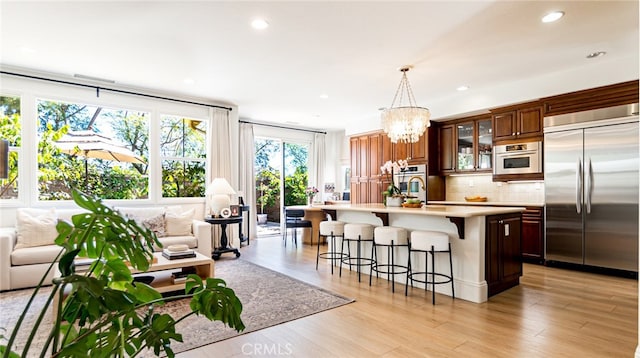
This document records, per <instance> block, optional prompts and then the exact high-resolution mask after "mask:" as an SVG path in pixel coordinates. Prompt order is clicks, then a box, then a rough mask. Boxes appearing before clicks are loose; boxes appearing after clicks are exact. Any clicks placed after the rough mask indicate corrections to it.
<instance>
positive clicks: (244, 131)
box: [238, 123, 257, 240]
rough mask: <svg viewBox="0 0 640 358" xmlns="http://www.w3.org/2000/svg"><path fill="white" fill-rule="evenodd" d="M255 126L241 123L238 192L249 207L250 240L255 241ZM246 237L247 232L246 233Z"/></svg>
mask: <svg viewBox="0 0 640 358" xmlns="http://www.w3.org/2000/svg"><path fill="white" fill-rule="evenodd" d="M253 138H254V137H253V124H251V123H240V141H239V145H240V148H239V151H238V152H239V153H240V154H239V162H240V173H239V180H238V190H239V191H241V192H242V195H243V199H244V203H245V205H249V207H250V213H251V215H249V217H248V218H245V220H248V224H247V227H248V228H249V233H250V236H249V239H250V240H253V239H254V238H255V237H256V233H257V223H256V221H257V216H256V213H257V207H256V188H255V186H256V180H255V173H254V170H253V168H254V161H255V158H254V157H255V144H254V142H253ZM244 234H245V235H246V232H244Z"/></svg>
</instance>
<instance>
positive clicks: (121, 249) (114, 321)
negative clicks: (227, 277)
mask: <svg viewBox="0 0 640 358" xmlns="http://www.w3.org/2000/svg"><path fill="white" fill-rule="evenodd" d="M72 195H73V199H74V201H75V202H76V203H77V204H78V205H79V206H80V207H81V208H83V209H86V210H88V212H87V213H83V214H78V215H75V216H73V218H72V221H73V225H71V224H70V223H68V222H64V221H60V222H59V223H58V224H57V230H58V233H59V235H58V237H57V238H56V244H57V245H59V246H61V247H62V248H63V249H62V250H61V252H60V254H59V257H58V258H59V262H58V263H53V264H52V265H51V266H50V267H49V271H50V270H52V269H53V268H54V265H56V264H57V265H58V269H59V272H60V277H56V278H55V279H54V280H53V287H52V290H51V294H50V295H49V296H48V297H47V300H46V304H45V306H44V307H43V308H42V310H41V312H39V313H38V315H37V319H36V322H35V324H34V326H33V327H23V323H24V319H25V317H26V314H27V311H28V310H29V308H30V306H31V305H32V303H33V301H34V298H35V297H36V295H37V293H38V291H39V290H40V289H41V286H42V285H43V284H44V280H45V277H46V275H45V276H43V278H42V280H41V281H40V283H39V285H38V286H37V287H36V288H35V289H34V292H33V294H32V296H31V298H30V299H29V301H28V303H27V306H26V308H25V310H24V312H23V313H22V315H21V316H20V318H19V320H18V322H17V323H16V326H15V327H13V331H12V333H11V336H10V337H0V338H5V339H7V340H8V341H7V344H6V345H1V346H0V353H1V354H2V356H3V357H20V356H27V353H28V352H29V350H30V347H31V342H32V340H33V339H34V337H35V334H36V332H37V330H38V327H39V326H40V325H41V323H42V320H43V318H44V317H45V314H48V313H47V311H48V310H51V308H52V307H51V306H52V304H53V302H55V301H54V296H55V295H58V298H59V299H58V300H57V302H58V306H57V311H56V315H55V316H54V317H53V319H52V321H53V325H52V328H51V329H50V331H49V335H48V338H47V341H46V343H45V346H44V347H42V351H41V353H40V356H46V355H50V356H52V357H58V356H59V357H124V356H131V357H133V356H136V355H138V354H139V353H140V352H142V351H143V350H145V349H149V350H150V351H152V352H153V353H154V354H156V355H158V354H160V353H161V352H164V353H165V354H166V355H167V356H168V357H173V356H174V352H173V351H172V349H171V341H180V342H181V341H182V335H181V334H180V333H178V332H176V330H175V325H176V324H177V323H178V322H180V321H182V320H183V319H185V318H187V317H189V316H191V315H204V316H205V317H207V318H208V319H210V320H212V321H213V320H215V321H222V322H223V323H225V324H227V325H228V326H229V327H231V328H234V329H236V330H237V331H242V330H243V329H244V324H243V322H242V320H241V319H240V314H241V312H242V304H241V302H240V300H239V299H238V297H237V296H236V295H235V293H234V291H233V290H232V289H230V288H228V287H226V284H225V282H224V281H223V280H221V279H215V278H207V279H206V280H203V279H202V278H200V277H199V276H197V275H193V274H192V275H189V277H188V279H187V282H186V288H185V292H184V294H181V295H178V296H173V297H171V298H163V297H162V295H161V294H160V293H158V292H157V291H156V290H155V289H154V288H153V287H151V286H149V285H146V284H143V283H139V282H135V281H134V279H133V275H132V273H131V269H132V268H133V269H136V270H139V271H146V270H147V269H148V268H149V266H150V262H151V260H152V258H153V245H154V244H155V245H158V246H160V243H159V242H158V240H157V238H156V236H155V235H154V234H153V233H152V232H151V231H150V230H149V229H147V228H142V227H140V226H138V224H136V222H135V221H134V220H131V219H127V218H125V217H124V216H122V215H121V214H120V213H119V212H117V211H113V210H112V209H110V208H109V207H107V206H105V205H103V204H102V203H101V201H100V200H98V199H96V198H92V197H89V196H87V195H85V194H83V193H81V192H78V191H76V190H74V191H73V193H72ZM76 257H88V258H91V259H96V260H95V261H93V263H92V264H91V265H90V266H89V269H88V270H87V271H86V272H76V267H75V266H74V259H75V258H76ZM127 263H129V265H130V267H129V266H128V265H127ZM65 296H66V298H65ZM182 298H191V302H190V308H191V312H190V313H188V314H186V315H184V316H183V317H180V318H178V319H175V318H174V317H172V316H170V315H169V314H166V313H158V312H156V307H157V306H158V305H162V304H164V303H165V302H166V301H169V300H176V299H182ZM24 329H30V330H31V334H30V335H29V338H28V340H27V342H25V343H24V344H21V347H24V348H23V350H22V352H14V351H12V349H15V348H16V341H15V339H16V336H17V332H18V331H19V330H24Z"/></svg>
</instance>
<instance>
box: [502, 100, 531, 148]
mask: <svg viewBox="0 0 640 358" xmlns="http://www.w3.org/2000/svg"><path fill="white" fill-rule="evenodd" d="M491 112H492V114H493V116H492V117H493V141H494V142H500V141H511V140H521V139H528V138H533V139H537V138H542V135H543V133H542V130H543V123H542V118H543V114H542V113H543V107H542V105H541V104H540V103H537V102H535V103H528V104H523V105H518V106H517V107H509V108H499V109H495V110H492V111H491Z"/></svg>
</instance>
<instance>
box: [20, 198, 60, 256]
mask: <svg viewBox="0 0 640 358" xmlns="http://www.w3.org/2000/svg"><path fill="white" fill-rule="evenodd" d="M16 219H17V221H16V231H17V235H18V240H17V242H16V247H15V248H16V249H22V248H25V247H34V246H45V245H54V244H55V239H56V237H58V231H57V230H56V225H57V224H58V217H57V216H56V213H55V211H54V210H53V209H51V210H41V209H23V208H21V209H18V210H17V211H16Z"/></svg>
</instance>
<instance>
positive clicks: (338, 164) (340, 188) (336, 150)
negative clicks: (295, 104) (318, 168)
mask: <svg viewBox="0 0 640 358" xmlns="http://www.w3.org/2000/svg"><path fill="white" fill-rule="evenodd" d="M325 148H326V150H325V169H324V173H325V175H324V178H325V183H334V184H335V192H339V193H342V192H344V180H343V177H342V176H343V168H344V167H345V166H349V161H350V160H349V138H348V137H346V136H345V135H344V131H332V132H327V137H326V140H325ZM323 199H324V200H328V199H331V194H324V195H323Z"/></svg>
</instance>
